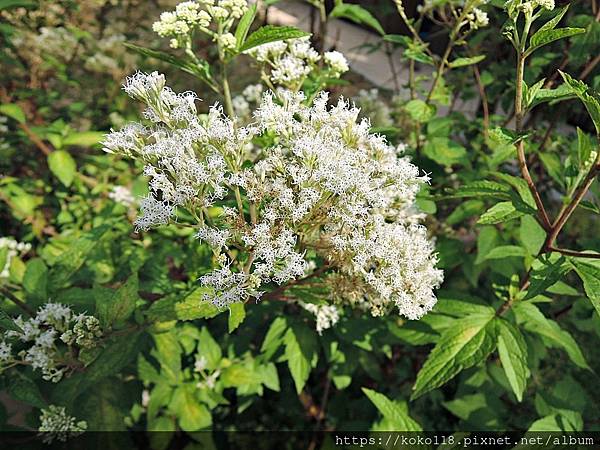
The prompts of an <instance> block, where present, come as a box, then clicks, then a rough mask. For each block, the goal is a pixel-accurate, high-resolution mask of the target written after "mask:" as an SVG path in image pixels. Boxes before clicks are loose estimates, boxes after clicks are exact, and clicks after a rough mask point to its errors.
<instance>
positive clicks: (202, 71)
mask: <svg viewBox="0 0 600 450" xmlns="http://www.w3.org/2000/svg"><path fill="white" fill-rule="evenodd" d="M123 45H125V47H127V48H128V49H130V50H133V51H134V52H136V53H139V54H140V55H144V56H148V57H150V58H155V59H158V60H160V61H164V62H166V63H167V64H170V65H172V66H174V67H177V68H178V69H181V70H183V71H184V72H186V73H189V74H190V75H194V76H195V77H197V78H200V79H201V80H203V81H205V82H207V83H208V84H211V83H212V75H211V74H210V64H209V63H208V62H207V61H204V60H203V59H199V58H198V63H195V62H192V61H187V60H185V59H182V58H177V57H175V56H173V55H170V54H169V53H165V52H160V51H158V50H152V49H149V48H145V47H140V46H139V45H135V44H132V43H130V42H126V43H124V44H123Z"/></svg>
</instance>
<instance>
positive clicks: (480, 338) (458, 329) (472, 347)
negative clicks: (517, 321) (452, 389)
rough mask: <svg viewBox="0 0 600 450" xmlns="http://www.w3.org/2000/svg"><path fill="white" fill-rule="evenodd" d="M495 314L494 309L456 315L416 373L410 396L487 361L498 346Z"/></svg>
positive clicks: (438, 384) (419, 393) (414, 397)
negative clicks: (486, 311)
mask: <svg viewBox="0 0 600 450" xmlns="http://www.w3.org/2000/svg"><path fill="white" fill-rule="evenodd" d="M494 317H495V315H494V313H493V312H492V313H489V314H473V315H471V316H469V317H465V318H463V319H456V320H455V321H454V322H453V323H452V325H451V326H450V327H448V328H447V329H446V331H444V333H443V334H442V335H441V336H440V339H439V340H438V343H437V344H436V346H435V347H434V348H433V350H432V351H431V353H430V354H429V356H428V357H427V360H426V361H425V364H424V365H423V367H422V368H421V370H420V371H419V373H418V374H417V380H416V382H415V385H414V386H413V393H412V396H411V399H416V398H418V397H420V396H421V395H423V394H425V393H426V392H429V391H431V390H433V389H435V388H438V387H440V386H442V385H443V384H445V383H446V382H448V381H449V380H450V379H452V378H454V377H455V376H456V375H457V374H458V373H460V372H461V371H463V370H464V369H468V368H469V367H472V366H474V365H476V364H479V363H481V362H483V361H485V360H486V358H487V357H488V355H489V354H490V353H492V352H493V351H494V349H495V348H496V327H495V321H494Z"/></svg>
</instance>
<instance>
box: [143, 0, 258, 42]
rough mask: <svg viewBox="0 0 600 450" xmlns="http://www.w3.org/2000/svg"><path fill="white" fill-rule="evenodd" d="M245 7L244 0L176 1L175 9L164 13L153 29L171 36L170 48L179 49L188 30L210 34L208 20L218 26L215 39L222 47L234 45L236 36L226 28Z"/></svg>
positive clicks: (187, 35)
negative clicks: (197, 30)
mask: <svg viewBox="0 0 600 450" xmlns="http://www.w3.org/2000/svg"><path fill="white" fill-rule="evenodd" d="M247 10H248V2H247V1H246V0H200V1H186V2H183V3H179V4H178V5H177V6H176V7H175V10H174V11H167V12H163V13H162V14H161V15H160V20H159V21H158V22H155V23H154V25H153V26H152V29H153V30H154V31H155V32H156V33H158V35H159V36H161V37H171V38H172V39H171V43H170V44H171V47H172V48H178V47H181V46H182V44H183V43H186V42H188V41H189V39H190V36H191V33H192V32H193V31H194V30H196V29H199V30H201V31H203V32H205V33H207V34H209V35H213V33H212V32H211V31H210V30H209V29H208V28H209V27H210V25H211V23H213V22H216V23H218V24H220V27H218V28H219V32H218V33H217V34H216V35H215V36H214V37H215V39H216V40H217V41H218V42H219V44H220V45H221V46H222V47H224V48H234V47H235V45H236V39H235V36H233V34H231V33H229V32H227V30H229V28H231V25H232V24H233V21H234V20H236V19H239V18H240V17H242V16H243V15H244V13H245V12H246V11H247Z"/></svg>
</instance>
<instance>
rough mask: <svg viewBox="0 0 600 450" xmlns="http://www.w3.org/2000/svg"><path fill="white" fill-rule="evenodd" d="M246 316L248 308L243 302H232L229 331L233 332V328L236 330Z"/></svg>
mask: <svg viewBox="0 0 600 450" xmlns="http://www.w3.org/2000/svg"><path fill="white" fill-rule="evenodd" d="M245 318H246V309H245V307H244V304H243V303H233V304H231V305H230V306H229V321H228V326H229V332H230V333H231V332H232V331H233V330H235V329H236V328H237V327H239V326H240V324H241V323H242V322H243V321H244V319H245Z"/></svg>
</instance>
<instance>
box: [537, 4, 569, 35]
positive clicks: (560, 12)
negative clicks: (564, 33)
mask: <svg viewBox="0 0 600 450" xmlns="http://www.w3.org/2000/svg"><path fill="white" fill-rule="evenodd" d="M568 9H569V5H567V6H563V7H562V8H558V9H557V10H556V15H555V16H554V17H553V18H552V19H550V20H549V21H548V22H546V23H545V24H544V25H542V26H541V27H540V29H539V30H538V31H537V32H536V33H535V34H534V35H533V36H532V38H533V37H535V35H537V34H538V33H540V32H542V33H543V32H545V31H549V30H554V29H555V28H556V25H558V23H559V22H560V21H561V19H562V18H563V16H564V15H565V14H566V12H567V10H568Z"/></svg>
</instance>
